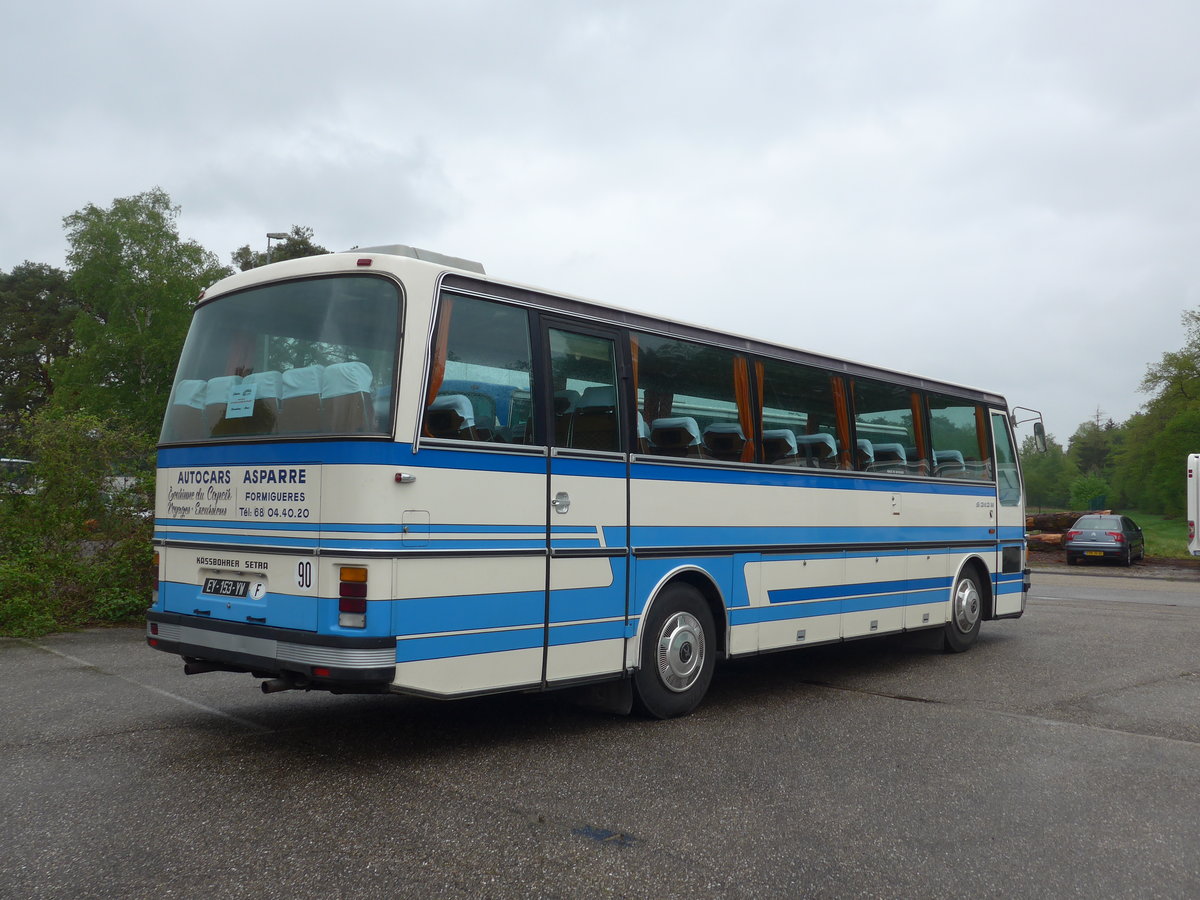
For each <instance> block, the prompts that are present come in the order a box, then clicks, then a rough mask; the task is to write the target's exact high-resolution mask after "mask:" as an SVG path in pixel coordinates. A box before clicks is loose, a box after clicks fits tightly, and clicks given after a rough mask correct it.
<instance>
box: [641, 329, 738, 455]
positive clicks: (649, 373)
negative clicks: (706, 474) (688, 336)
mask: <svg viewBox="0 0 1200 900" xmlns="http://www.w3.org/2000/svg"><path fill="white" fill-rule="evenodd" d="M631 345H632V350H633V357H634V377H635V380H636V387H637V397H638V410H637V411H638V413H639V414H640V416H641V419H642V421H643V422H645V423H646V429H647V431H648V434H647V436H646V443H647V446H646V450H647V451H648V452H649V453H651V454H653V455H655V456H676V457H690V458H696V459H709V460H719V461H721V462H754V460H755V456H756V451H755V443H754V431H755V428H756V424H757V423H756V419H757V410H756V409H754V408H753V407H752V403H753V400H752V397H751V391H750V376H749V371H750V369H749V364H748V360H747V359H746V357H744V356H740V355H738V354H737V353H734V352H733V351H732V350H726V349H724V348H723V347H710V346H707V345H705V344H696V343H692V342H690V341H681V340H676V339H674V338H667V337H660V336H658V335H652V334H642V333H638V334H634V335H632V340H631ZM640 429H641V426H640V425H639V437H640V436H641V431H640Z"/></svg>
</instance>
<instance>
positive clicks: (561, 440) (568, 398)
mask: <svg viewBox="0 0 1200 900" xmlns="http://www.w3.org/2000/svg"><path fill="white" fill-rule="evenodd" d="M578 402H579V391H573V390H571V389H570V388H567V389H566V390H562V391H555V392H554V446H556V447H570V446H571V425H572V421H573V418H574V413H575V404H576V403H578Z"/></svg>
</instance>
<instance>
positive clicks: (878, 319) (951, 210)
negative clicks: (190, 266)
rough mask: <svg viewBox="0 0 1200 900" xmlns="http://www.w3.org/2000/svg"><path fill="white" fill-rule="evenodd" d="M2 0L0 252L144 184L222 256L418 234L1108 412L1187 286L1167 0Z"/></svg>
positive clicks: (1199, 113)
mask: <svg viewBox="0 0 1200 900" xmlns="http://www.w3.org/2000/svg"><path fill="white" fill-rule="evenodd" d="M11 24H12V27H11V28H9V29H7V30H6V32H5V33H4V34H3V35H0V51H3V52H0V75H2V76H3V82H0V83H3V84H4V85H5V87H4V88H3V91H4V101H5V109H6V112H9V114H8V115H7V116H6V118H5V120H4V122H3V123H2V124H0V171H5V172H9V173H14V172H15V173H20V176H19V177H18V178H13V179H10V180H11V184H9V185H8V186H7V189H6V202H5V203H4V204H0V268H4V269H8V268H11V267H12V266H13V265H15V264H17V263H19V262H20V261H21V260H22V259H25V258H30V259H34V260H38V261H46V262H51V263H56V264H59V263H61V260H62V255H63V249H64V248H63V235H62V231H61V219H62V217H63V216H64V215H66V214H68V213H70V212H71V211H73V210H75V209H78V208H80V207H81V206H83V205H85V204H86V203H89V202H92V203H97V204H106V203H108V202H110V201H111V199H112V198H114V197H118V196H127V195H130V194H134V193H138V192H140V191H143V190H146V189H148V188H149V187H152V186H154V185H161V186H162V187H163V188H165V189H166V190H167V191H168V192H169V193H170V194H171V196H172V197H173V198H174V200H175V201H176V202H177V203H179V204H180V205H181V206H182V208H183V216H182V218H181V223H180V224H181V230H182V231H183V232H184V234H185V235H186V236H188V237H193V238H196V239H198V240H200V241H201V242H202V243H203V244H204V245H205V246H207V247H209V248H210V249H212V250H214V251H215V252H217V253H218V254H219V255H220V256H221V257H222V258H223V259H226V258H228V253H229V252H230V251H231V250H232V249H234V248H235V247H237V246H240V245H242V244H246V243H250V244H251V245H252V246H257V245H261V244H262V243H263V242H264V241H265V237H264V235H265V233H266V232H267V231H275V230H279V229H286V228H288V227H290V226H291V225H294V224H301V225H308V226H310V227H312V228H313V229H314V230H315V237H316V239H317V240H318V241H319V242H320V243H322V244H325V245H326V246H329V247H331V248H346V247H350V246H353V245H356V244H359V245H367V244H374V243H383V242H394V241H400V242H404V243H413V244H417V245H424V246H430V247H431V248H432V249H440V250H443V251H445V252H449V253H454V254H457V255H463V256H468V257H472V258H477V259H480V260H481V261H483V262H484V263H485V265H486V266H487V268H488V271H489V272H491V273H493V274H495V275H497V276H500V277H509V278H512V279H514V280H518V281H525V282H532V283H537V284H542V285H545V286H548V287H551V288H555V289H562V290H566V291H570V292H574V293H579V294H584V295H587V296H593V297H596V298H598V299H601V300H605V301H609V302H613V303H617V304H620V305H626V306H633V307H637V308H641V309H646V310H648V311H650V312H654V313H658V314H661V315H665V316H672V317H678V318H683V319H688V320H693V321H698V322H701V323H704V324H709V325H713V326H716V327H720V328H727V329H730V330H736V331H740V332H744V333H750V334H753V335H756V336H766V337H771V338H773V339H777V340H780V341H782V342H785V343H789V344H794V345H799V346H803V347H807V348H810V349H814V350H818V351H826V352H831V353H835V354H840V355H845V356H850V357H852V358H858V359H864V360H867V361H871V362H876V363H878V364H881V365H885V366H894V367H897V368H904V369H909V370H916V371H920V372H922V373H924V374H927V375H930V376H933V377H937V378H943V379H948V380H953V381H960V382H966V383H971V384H979V385H981V386H984V387H988V388H992V389H997V390H1000V391H1003V392H1006V393H1007V394H1008V395H1009V397H1010V400H1011V401H1012V402H1014V403H1017V402H1019V403H1021V404H1023V405H1026V406H1034V407H1043V408H1045V409H1046V410H1047V412H1048V413H1049V414H1050V422H1049V424H1050V429H1051V431H1052V432H1055V433H1056V434H1058V435H1059V436H1060V437H1061V438H1065V437H1067V436H1069V434H1070V433H1071V432H1072V431H1073V430H1074V428H1075V426H1076V425H1077V424H1078V423H1079V422H1080V421H1083V420H1084V419H1086V418H1088V417H1090V416H1091V415H1092V414H1093V413H1094V411H1095V409H1096V407H1100V408H1102V409H1103V410H1105V411H1106V412H1107V413H1109V414H1110V415H1112V416H1113V417H1114V418H1117V419H1121V418H1124V417H1126V416H1127V415H1129V414H1130V413H1131V412H1133V410H1134V409H1136V407H1137V406H1138V405H1139V404H1140V403H1141V402H1142V400H1143V399H1144V398H1143V397H1142V396H1140V395H1139V394H1138V393H1137V390H1136V388H1137V385H1138V383H1139V382H1140V379H1141V375H1142V373H1143V371H1144V369H1145V366H1146V365H1147V363H1149V362H1152V361H1154V360H1156V359H1157V358H1158V356H1159V355H1160V354H1161V353H1162V352H1163V351H1164V350H1169V349H1175V348H1176V347H1177V346H1178V345H1179V342H1180V341H1181V340H1182V334H1181V332H1180V331H1179V328H1178V318H1179V313H1180V311H1181V310H1183V309H1185V308H1194V307H1195V306H1197V305H1200V287H1198V284H1200V279H1198V277H1197V275H1198V273H1197V264H1196V263H1195V262H1194V256H1195V254H1194V251H1193V249H1192V248H1193V247H1194V246H1195V245H1196V242H1197V238H1198V237H1200V234H1198V228H1200V226H1198V225H1197V222H1196V220H1195V216H1194V212H1193V206H1194V202H1193V201H1192V199H1191V198H1193V197H1195V196H1196V195H1197V189H1198V188H1200V185H1198V184H1197V178H1200V174H1197V169H1196V167H1195V165H1194V163H1193V160H1194V159H1195V158H1196V156H1197V151H1198V150H1200V146H1198V144H1200V90H1198V88H1200V83H1198V82H1200V61H1198V59H1197V56H1196V54H1195V53H1194V51H1193V49H1192V47H1191V46H1190V44H1191V35H1192V34H1194V33H1195V32H1196V26H1197V25H1198V24H1200V8H1196V7H1195V6H1194V5H1193V4H1190V3H1187V2H1170V0H1154V2H1148V3H1143V4H1138V5H1137V6H1136V7H1133V6H1129V5H1127V4H1117V3H1100V4H1097V3H1083V2H1064V3H1055V4H1053V5H1052V6H1046V5H1044V4H1038V3H1032V2H1014V3H1005V4H995V3H984V2H965V3H960V2H956V3H943V2H932V0H931V2H919V3H913V4H904V5H896V4H894V3H890V2H882V0H878V2H866V3H860V4H854V5H853V6H847V5H844V4H841V5H839V4H825V5H813V4H796V3H790V2H751V3H746V4H739V5H737V6H736V7H735V6H731V5H729V4H724V3H716V2H703V0H694V2H688V3H684V2H652V3H646V2H632V0H629V2H599V0H596V2H580V3H572V4H557V3H548V2H541V0H517V2H512V3H505V4H503V5H497V4H494V3H490V2H482V0H479V2H466V0H451V2H446V3H440V4H417V3H412V2H400V3H396V2H386V3H385V2H372V0H368V2H364V3H360V4H356V5H355V6H354V7H353V8H348V9H340V8H339V9H338V10H336V11H334V10H333V8H331V7H329V6H328V5H327V4H318V3H316V2H312V0H296V2H291V3H287V4H284V3H282V2H278V3H277V2H264V3H255V4H249V5H246V4H240V3H239V4H234V3H232V2H225V0H219V2H214V3H211V4H205V5H204V6H202V7H193V8H189V9H183V8H175V7H170V6H160V7H155V8H152V9H151V8H147V7H145V6H144V5H142V4H135V3H129V2H125V3H121V2H116V3H112V4H105V5H104V6H103V8H100V7H96V6H95V5H94V4H84V3H62V2H57V3H56V2H49V3H46V4H41V5H36V6H26V7H21V8H19V9H16V10H14V11H13V15H12V17H11ZM51 34H52V35H53V38H54V39H53V40H46V39H45V37H46V36H47V35H51ZM30 73H36V77H33V78H31V77H29V76H30ZM18 85H19V86H20V87H18Z"/></svg>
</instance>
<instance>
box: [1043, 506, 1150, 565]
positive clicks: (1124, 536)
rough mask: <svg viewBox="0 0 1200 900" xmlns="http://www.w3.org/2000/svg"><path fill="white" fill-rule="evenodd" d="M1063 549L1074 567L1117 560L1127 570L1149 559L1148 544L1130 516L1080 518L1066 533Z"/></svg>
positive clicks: (1103, 514) (1100, 514)
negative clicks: (1083, 561)
mask: <svg viewBox="0 0 1200 900" xmlns="http://www.w3.org/2000/svg"><path fill="white" fill-rule="evenodd" d="M1063 547H1064V548H1065V549H1066V551H1067V565H1071V566H1073V565H1075V564H1076V563H1078V562H1079V561H1080V560H1081V559H1115V560H1117V561H1118V562H1120V563H1121V564H1122V565H1126V566H1128V565H1130V564H1131V563H1132V562H1133V561H1134V560H1135V559H1142V558H1144V557H1145V555H1146V540H1145V538H1144V537H1143V536H1142V529H1140V528H1138V526H1137V523H1135V522H1134V521H1133V519H1131V518H1129V516H1114V515H1112V514H1110V513H1089V514H1088V515H1086V516H1080V517H1079V518H1078V519H1077V520H1076V521H1075V524H1074V525H1072V526H1071V530H1070V531H1068V532H1067V536H1066V539H1065V540H1064V541H1063Z"/></svg>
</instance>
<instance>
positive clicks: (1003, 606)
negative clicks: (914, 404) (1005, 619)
mask: <svg viewBox="0 0 1200 900" xmlns="http://www.w3.org/2000/svg"><path fill="white" fill-rule="evenodd" d="M992 441H993V445H994V446H995V448H996V459H995V464H996V536H997V540H998V548H997V552H996V566H995V569H994V570H993V572H994V573H995V574H993V576H992V596H993V597H994V598H995V614H996V615H997V616H1011V615H1014V614H1017V613H1020V612H1022V611H1023V610H1024V601H1025V595H1024V593H1023V591H1022V584H1023V581H1024V568H1025V553H1024V548H1025V503H1024V487H1023V485H1022V484H1021V472H1020V468H1019V466H1018V465H1017V451H1016V447H1015V445H1014V444H1013V438H1012V430H1011V429H1010V428H1009V422H1008V415H1007V414H1006V413H1001V412H994V411H993V412H992Z"/></svg>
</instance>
